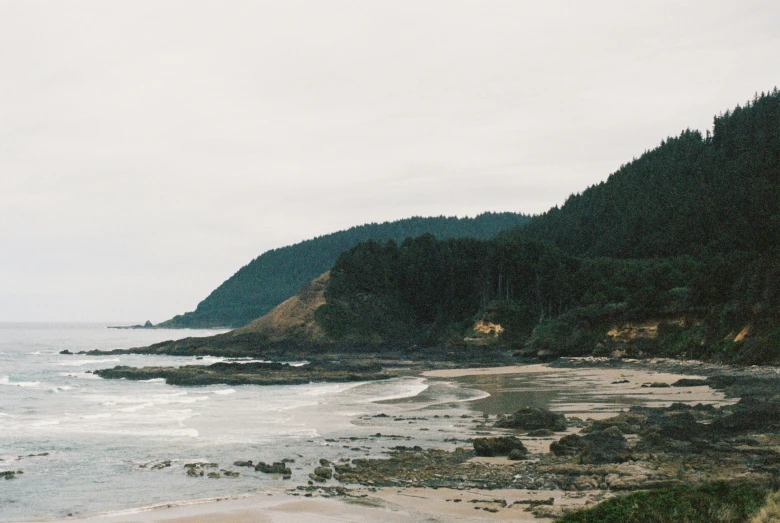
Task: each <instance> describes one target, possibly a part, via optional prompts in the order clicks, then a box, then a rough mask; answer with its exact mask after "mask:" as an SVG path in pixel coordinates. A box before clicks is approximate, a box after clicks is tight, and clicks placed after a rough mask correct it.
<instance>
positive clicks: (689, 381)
mask: <svg viewBox="0 0 780 523" xmlns="http://www.w3.org/2000/svg"><path fill="white" fill-rule="evenodd" d="M707 385H708V382H707V380H698V379H693V378H683V379H680V380H677V381H675V382H674V383H672V387H706V386H707Z"/></svg>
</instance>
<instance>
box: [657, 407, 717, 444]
mask: <svg viewBox="0 0 780 523" xmlns="http://www.w3.org/2000/svg"><path fill="white" fill-rule="evenodd" d="M707 432H708V429H707V427H706V426H705V425H703V424H701V423H697V422H696V418H694V417H693V415H692V414H691V413H690V412H688V411H682V412H680V411H667V412H653V413H652V414H650V415H649V416H648V417H647V419H646V420H645V423H644V425H643V427H642V435H643V436H645V437H646V438H648V439H652V438H653V437H656V439H657V437H660V438H664V439H668V438H671V439H676V440H679V441H691V440H694V439H700V438H702V437H703V436H704V434H706V433H707ZM653 433H656V434H653Z"/></svg>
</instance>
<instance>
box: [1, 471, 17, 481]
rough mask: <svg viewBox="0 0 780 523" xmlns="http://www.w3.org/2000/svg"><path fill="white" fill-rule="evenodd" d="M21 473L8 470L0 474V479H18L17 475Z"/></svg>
mask: <svg viewBox="0 0 780 523" xmlns="http://www.w3.org/2000/svg"><path fill="white" fill-rule="evenodd" d="M20 472H21V471H18V472H17V471H14V470H7V471H5V472H0V478H5V479H14V478H15V477H16V474H18V473H20Z"/></svg>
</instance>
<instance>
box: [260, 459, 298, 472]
mask: <svg viewBox="0 0 780 523" xmlns="http://www.w3.org/2000/svg"><path fill="white" fill-rule="evenodd" d="M255 470H256V471H257V472H262V473H264V474H285V473H286V471H288V470H290V469H288V468H287V465H285V464H284V463H282V462H281V461H277V462H275V463H273V464H272V465H269V464H267V463H264V462H262V461H260V462H258V463H257V465H255Z"/></svg>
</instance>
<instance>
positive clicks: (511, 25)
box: [0, 0, 780, 322]
mask: <svg viewBox="0 0 780 523" xmlns="http://www.w3.org/2000/svg"><path fill="white" fill-rule="evenodd" d="M778 20H780V3H778V2H776V1H774V0H768V1H745V0H743V1H741V2H734V1H731V0H728V1H720V0H718V1H713V0H709V1H657V0H654V1H652V2H631V1H628V2H627V1H625V0H620V1H593V0H589V1H587V2H583V1H579V0H577V1H569V2H560V1H558V2H556V1H545V2H540V1H536V2H524V1H521V0H506V1H498V0H491V1H487V2H486V1H476V0H475V1H460V0H435V1H434V0H429V1H426V0H413V1H406V0H392V1H390V0H387V1H371V0H356V1H350V2H346V1H340V0H328V1H319V0H306V1H290V0H283V1H282V0H279V1H276V2H265V1H258V0H252V1H237V0H236V1H226V0H220V1H202V0H181V1H178V0H170V1H166V0H148V1H147V0H127V1H116V0H114V1H109V0H69V1H61V0H51V1H35V0H13V1H10V0H0V320H6V321H35V320H47V321H89V320H110V321H144V320H146V319H151V320H152V321H153V322H157V321H161V320H165V319H167V318H169V317H171V316H173V315H174V314H177V313H182V312H184V311H188V310H192V309H194V308H195V306H196V305H197V303H198V302H199V301H200V300H201V299H203V298H205V297H206V295H207V294H208V293H209V292H210V291H211V290H213V289H214V288H215V287H217V286H218V285H219V284H220V283H221V282H222V281H224V280H225V279H227V278H228V277H229V276H231V275H232V274H233V273H234V272H235V271H236V270H237V269H239V268H240V267H241V266H242V265H245V264H246V263H248V262H249V261H250V260H251V259H252V258H254V257H256V256H258V255H259V254H261V253H262V252H264V251H266V250H268V249H270V248H275V247H280V246H284V245H288V244H291V243H295V242H298V241H301V240H304V239H308V238H311V237H314V236H317V235H321V234H325V233H329V232H333V231H337V230H340V229H344V228H348V227H350V226H352V225H359V224H363V223H366V222H371V221H385V220H394V219H399V218H404V217H408V216H412V215H425V216H428V215H440V214H444V215H457V216H464V215H468V216H473V215H475V214H478V213H480V212H483V211H519V212H524V213H539V212H543V211H545V210H546V209H548V208H549V207H551V206H552V205H555V204H560V203H562V202H563V201H564V200H565V199H566V197H567V196H568V195H569V194H571V193H573V192H579V191H581V190H583V189H584V188H586V187H587V186H588V185H591V184H593V183H596V182H599V181H601V180H604V179H606V178H607V176H608V175H609V174H610V173H612V172H614V171H615V170H616V169H617V168H618V167H619V166H620V165H621V164H622V163H626V162H628V161H630V160H631V159H632V158H633V157H635V156H639V155H640V154H641V153H642V152H643V151H644V150H646V149H649V148H653V147H655V146H656V145H658V143H659V142H660V140H661V139H662V138H664V137H666V136H669V135H674V134H677V133H679V132H680V131H681V130H683V129H684V128H686V127H691V128H698V129H702V130H703V129H706V128H709V127H710V126H711V123H712V117H713V115H714V114H716V113H720V112H723V111H725V110H726V109H728V108H731V107H733V106H734V105H736V104H740V103H744V102H745V101H746V100H747V99H749V98H752V95H753V94H754V93H755V92H756V91H762V90H770V89H771V88H773V87H774V86H775V85H777V84H780V74H779V73H780V66H778V56H780V24H778Z"/></svg>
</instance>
